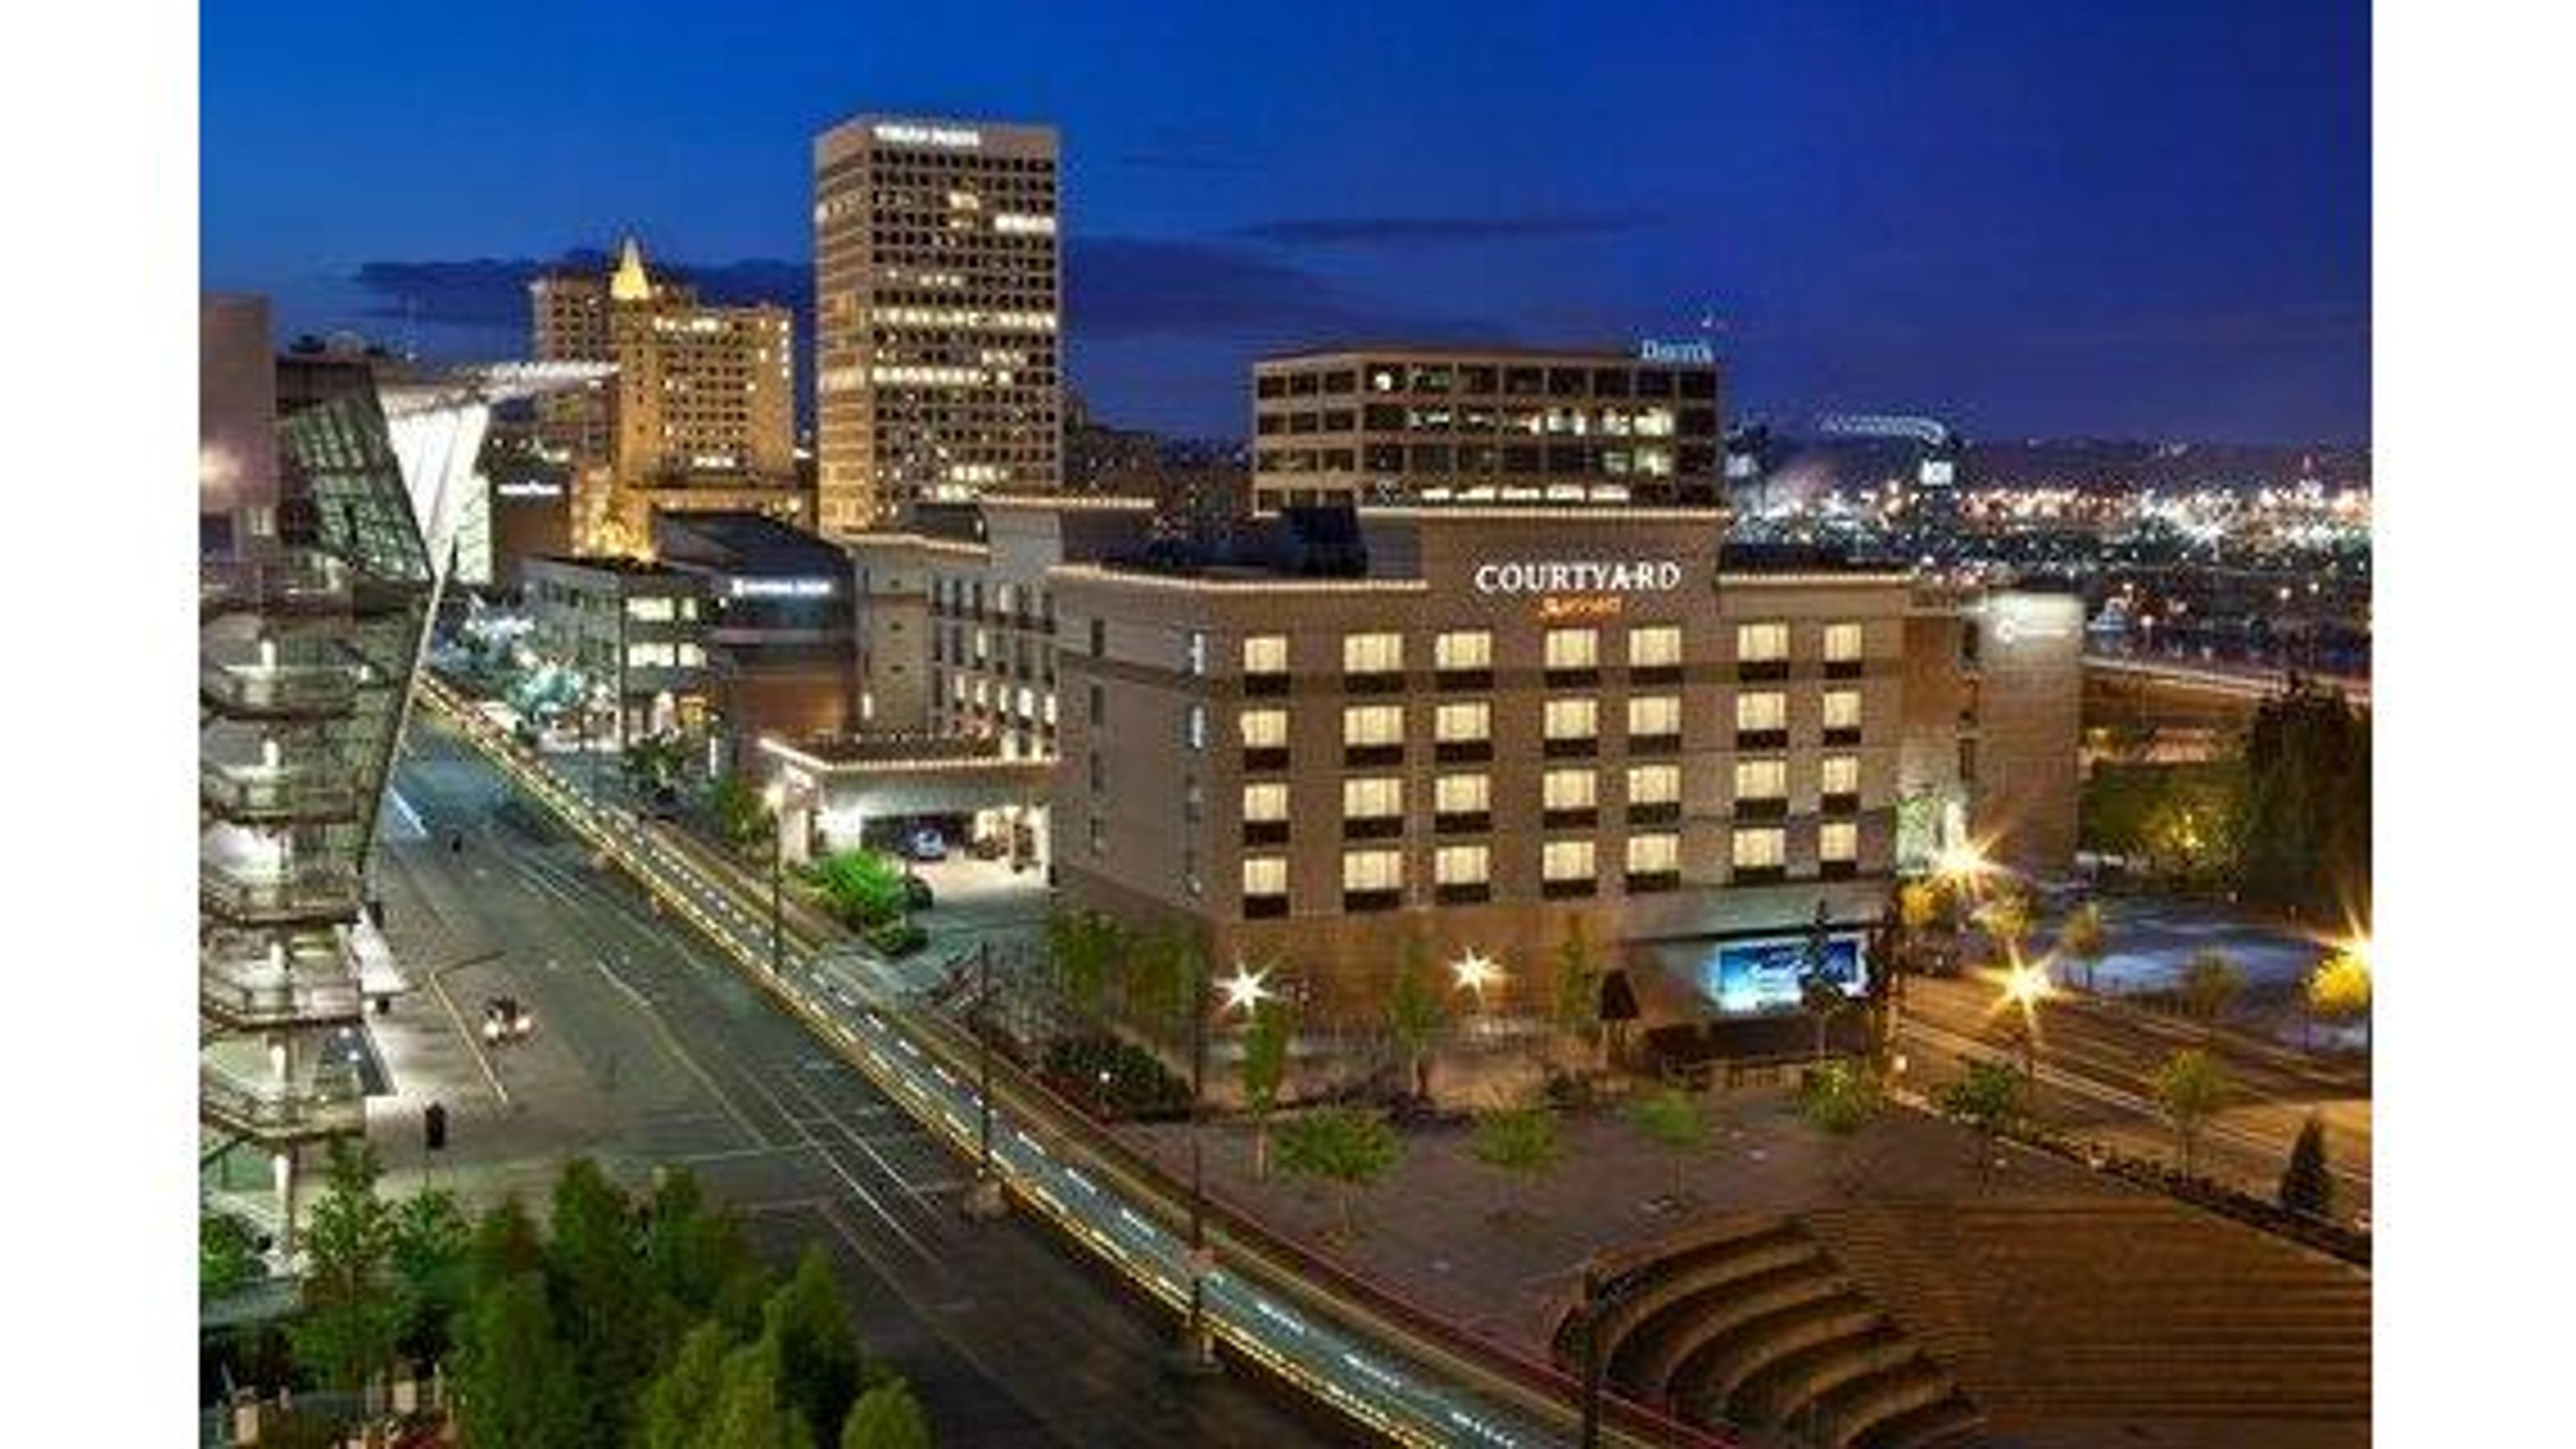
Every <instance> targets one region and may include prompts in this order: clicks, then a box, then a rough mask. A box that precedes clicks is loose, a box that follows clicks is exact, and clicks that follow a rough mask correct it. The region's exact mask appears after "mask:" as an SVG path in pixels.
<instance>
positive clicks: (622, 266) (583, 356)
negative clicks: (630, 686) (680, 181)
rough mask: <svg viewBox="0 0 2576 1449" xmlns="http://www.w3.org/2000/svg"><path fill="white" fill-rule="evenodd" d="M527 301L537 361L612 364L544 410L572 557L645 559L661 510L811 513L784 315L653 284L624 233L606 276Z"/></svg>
mask: <svg viewBox="0 0 2576 1449" xmlns="http://www.w3.org/2000/svg"><path fill="white" fill-rule="evenodd" d="M529 298H530V302H531V309H532V313H533V320H534V327H535V337H534V342H535V353H536V356H537V358H538V360H540V361H591V362H608V363H614V364H615V365H616V367H617V372H616V375H615V376H614V377H613V378H610V379H608V380H606V381H604V382H602V383H600V384H599V385H597V386H596V387H594V388H590V389H586V390H584V391H580V392H576V393H572V394H569V395H566V396H564V397H560V398H550V399H546V400H544V401H543V402H541V404H540V413H539V419H538V435H539V438H540V440H541V442H542V444H543V446H544V447H545V449H546V451H547V454H548V456H549V457H552V458H555V459H557V460H559V461H562V462H565V463H568V464H569V465H570V466H571V467H572V469H573V480H574V482H573V489H574V496H573V533H574V537H575V545H576V548H577V550H578V551H580V552H583V553H612V554H626V555H638V554H642V553H644V552H646V551H647V550H649V548H650V546H651V539H652V520H653V517H654V516H655V515H656V514H659V513H663V512H673V511H680V512H690V511H696V512H704V511H711V510H738V509H750V510H754V511H758V512H765V513H769V514H772V515H774V516H777V517H781V518H784V519H788V520H790V521H794V520H798V519H801V518H802V517H803V516H804V515H805V513H806V511H807V502H806V499H805V496H804V494H803V491H802V490H801V488H800V486H799V484H798V480H797V477H796V453H795V413H796V403H795V323H794V321H793V318H792V316H791V314H790V313H789V312H788V310H787V309H786V308H784V307H780V306H776V305H770V304H763V305H757V306H742V307H730V306H714V305H709V304H706V303H702V302H700V301H699V300H698V298H697V294H696V292H695V291H694V290H693V289H691V288H690V287H688V286H687V285H686V284H684V283H680V282H676V281H673V280H671V279H669V278H664V277H656V276H654V275H653V274H652V273H651V271H650V270H649V269H648V268H647V267H646V266H645V263H644V255H643V251H642V249H641V248H640V247H639V246H637V244H636V242H635V240H634V238H632V237H629V238H627V240H626V242H625V244H624V245H623V246H622V247H621V248H620V251H619V256H618V261H617V265H616V267H615V269H614V270H612V271H610V272H608V273H605V274H600V273H571V274H555V275H549V276H543V277H539V278H537V279H536V280H535V281H533V282H531V283H529Z"/></svg>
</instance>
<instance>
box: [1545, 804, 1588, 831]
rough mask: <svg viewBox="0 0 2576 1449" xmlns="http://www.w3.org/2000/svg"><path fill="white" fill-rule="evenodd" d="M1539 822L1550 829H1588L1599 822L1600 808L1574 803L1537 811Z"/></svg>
mask: <svg viewBox="0 0 2576 1449" xmlns="http://www.w3.org/2000/svg"><path fill="white" fill-rule="evenodd" d="M1538 822H1539V824H1541V825H1543V826H1545V827H1547V828H1548V829H1550V830H1589V829H1591V828H1592V827H1593V826H1595V825H1598V824H1600V823H1601V810H1600V807H1599V806H1595V805H1576V806H1569V807H1566V808H1564V809H1558V810H1542V811H1540V812H1539V817H1538Z"/></svg>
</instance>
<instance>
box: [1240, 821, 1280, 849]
mask: <svg viewBox="0 0 2576 1449" xmlns="http://www.w3.org/2000/svg"><path fill="white" fill-rule="evenodd" d="M1243 843H1244V844H1246V845H1285V844H1287V843H1288V822H1287V821H1285V820H1247V821H1245V822H1243Z"/></svg>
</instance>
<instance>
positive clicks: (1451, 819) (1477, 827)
mask: <svg viewBox="0 0 2576 1449" xmlns="http://www.w3.org/2000/svg"><path fill="white" fill-rule="evenodd" d="M1431 828H1432V830H1433V831H1434V832H1435V833H1437V834H1441V835H1482V834H1484V833H1485V832H1486V831H1488V830H1491V829H1493V828H1494V814H1493V812H1492V811H1490V810H1442V811H1439V812H1437V813H1435V814H1433V815H1432V817H1431Z"/></svg>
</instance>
